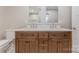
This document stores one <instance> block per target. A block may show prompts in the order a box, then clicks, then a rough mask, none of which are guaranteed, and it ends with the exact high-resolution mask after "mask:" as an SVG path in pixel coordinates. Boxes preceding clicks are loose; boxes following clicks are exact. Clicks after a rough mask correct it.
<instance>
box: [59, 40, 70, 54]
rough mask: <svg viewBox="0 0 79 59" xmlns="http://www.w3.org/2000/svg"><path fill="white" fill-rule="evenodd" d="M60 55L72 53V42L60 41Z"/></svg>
mask: <svg viewBox="0 0 79 59" xmlns="http://www.w3.org/2000/svg"><path fill="white" fill-rule="evenodd" d="M57 46H58V53H69V52H71V42H70V40H69V39H62V40H58V45H57Z"/></svg>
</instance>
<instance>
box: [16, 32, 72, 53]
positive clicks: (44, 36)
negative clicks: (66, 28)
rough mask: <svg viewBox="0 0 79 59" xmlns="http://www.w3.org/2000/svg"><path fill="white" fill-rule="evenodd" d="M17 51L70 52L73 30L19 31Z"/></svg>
mask: <svg viewBox="0 0 79 59" xmlns="http://www.w3.org/2000/svg"><path fill="white" fill-rule="evenodd" d="M15 42H16V45H15V46H16V49H15V50H16V52H17V53H70V52H72V33H71V32H50V31H39V32H38V31H36V32H32V31H30V32H27V31H17V32H16V40H15Z"/></svg>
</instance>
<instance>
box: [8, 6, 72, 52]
mask: <svg viewBox="0 0 79 59" xmlns="http://www.w3.org/2000/svg"><path fill="white" fill-rule="evenodd" d="M60 9H63V8H59V7H56V6H30V7H28V8H27V16H28V20H27V21H26V26H24V27H22V28H18V29H10V30H8V31H13V32H15V38H14V39H15V52H16V53H71V52H72V29H71V28H72V27H70V26H69V27H68V26H66V25H67V24H68V23H69V24H71V23H70V22H67V21H66V20H67V19H65V18H66V17H65V18H63V19H61V20H60V19H59V17H60V18H62V16H61V11H62V10H60ZM59 11H60V12H59ZM63 11H65V13H66V10H63ZM67 11H68V10H67ZM62 13H63V12H62ZM68 13H69V12H68ZM68 13H67V14H68ZM65 15H66V14H65ZM66 16H68V15H66ZM64 19H65V20H64ZM62 20H63V21H64V22H63V21H62ZM68 21H69V20H68ZM62 23H63V24H62Z"/></svg>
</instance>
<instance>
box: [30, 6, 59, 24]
mask: <svg viewBox="0 0 79 59" xmlns="http://www.w3.org/2000/svg"><path fill="white" fill-rule="evenodd" d="M29 22H30V23H34V24H35V23H36V24H38V23H41V24H53V23H58V7H57V6H29Z"/></svg>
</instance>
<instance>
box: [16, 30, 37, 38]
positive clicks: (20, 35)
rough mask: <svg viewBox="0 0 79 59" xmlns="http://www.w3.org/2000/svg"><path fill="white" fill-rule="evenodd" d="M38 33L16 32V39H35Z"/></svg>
mask: <svg viewBox="0 0 79 59" xmlns="http://www.w3.org/2000/svg"><path fill="white" fill-rule="evenodd" d="M37 37H38V33H37V32H24V31H23V32H16V38H22V39H25V38H37Z"/></svg>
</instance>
